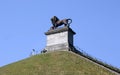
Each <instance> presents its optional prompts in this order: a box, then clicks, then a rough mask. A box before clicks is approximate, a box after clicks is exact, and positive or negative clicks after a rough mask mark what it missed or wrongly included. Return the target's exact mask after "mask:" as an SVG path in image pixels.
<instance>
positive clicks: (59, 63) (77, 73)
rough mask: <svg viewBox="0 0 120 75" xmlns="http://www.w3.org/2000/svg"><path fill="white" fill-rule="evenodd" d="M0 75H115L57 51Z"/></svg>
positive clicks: (0, 70) (9, 67) (1, 71)
mask: <svg viewBox="0 0 120 75" xmlns="http://www.w3.org/2000/svg"><path fill="white" fill-rule="evenodd" d="M0 75H115V74H113V73H111V72H109V71H108V70H106V69H104V68H102V67H100V66H98V65H96V64H94V63H92V62H90V61H88V60H85V59H83V58H81V57H80V56H78V55H76V54H74V53H71V52H68V51H57V52H51V53H45V54H39V55H35V56H32V57H30V58H27V59H24V60H21V61H18V62H16V63H12V64H9V65H6V66H4V67H1V68H0Z"/></svg>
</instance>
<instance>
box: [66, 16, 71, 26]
mask: <svg viewBox="0 0 120 75" xmlns="http://www.w3.org/2000/svg"><path fill="white" fill-rule="evenodd" d="M67 20H68V26H70V24H71V23H72V19H70V18H69V19H67ZM69 20H70V21H69Z"/></svg>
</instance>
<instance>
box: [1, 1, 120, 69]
mask: <svg viewBox="0 0 120 75" xmlns="http://www.w3.org/2000/svg"><path fill="white" fill-rule="evenodd" d="M54 15H56V16H57V17H59V18H60V19H63V18H71V19H72V20H73V23H72V24H71V28H72V29H73V30H74V31H75V32H76V33H77V34H76V35H75V36H74V45H75V46H78V47H79V48H81V49H83V50H84V51H85V52H87V53H88V54H90V55H91V56H93V57H96V58H98V59H100V60H102V61H104V62H106V63H108V64H111V65H113V66H116V67H118V68H120V60H119V58H120V0H0V66H4V65H7V64H10V63H13V62H16V61H19V60H22V59H24V58H28V57H29V55H30V52H31V51H32V49H35V50H36V51H40V50H42V49H43V48H45V46H46V36H45V35H44V32H46V31H47V30H49V28H50V26H51V25H52V24H51V21H50V18H51V17H53V16H54Z"/></svg>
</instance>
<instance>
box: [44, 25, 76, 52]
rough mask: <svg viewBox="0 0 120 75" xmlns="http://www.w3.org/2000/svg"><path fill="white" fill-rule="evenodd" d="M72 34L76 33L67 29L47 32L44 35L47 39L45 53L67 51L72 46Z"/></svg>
mask: <svg viewBox="0 0 120 75" xmlns="http://www.w3.org/2000/svg"><path fill="white" fill-rule="evenodd" d="M74 34H76V33H75V32H74V31H73V30H72V29H71V28H69V27H62V28H57V29H54V30H49V31H48V32H46V33H45V35H46V37H47V44H46V47H45V50H47V52H49V51H56V50H65V51H69V49H70V47H72V46H73V35H74Z"/></svg>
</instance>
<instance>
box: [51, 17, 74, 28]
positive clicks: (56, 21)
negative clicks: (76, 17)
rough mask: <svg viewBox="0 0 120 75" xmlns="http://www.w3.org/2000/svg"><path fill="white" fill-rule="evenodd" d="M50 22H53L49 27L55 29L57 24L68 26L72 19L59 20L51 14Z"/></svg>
mask: <svg viewBox="0 0 120 75" xmlns="http://www.w3.org/2000/svg"><path fill="white" fill-rule="evenodd" d="M69 20H70V22H69ZM51 22H52V24H53V26H52V27H51V29H56V28H57V27H59V26H61V25H63V24H64V26H69V25H70V24H71V23H72V19H63V20H59V19H58V18H57V17H56V16H53V17H52V18H51Z"/></svg>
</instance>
